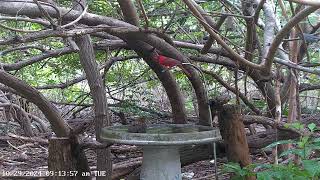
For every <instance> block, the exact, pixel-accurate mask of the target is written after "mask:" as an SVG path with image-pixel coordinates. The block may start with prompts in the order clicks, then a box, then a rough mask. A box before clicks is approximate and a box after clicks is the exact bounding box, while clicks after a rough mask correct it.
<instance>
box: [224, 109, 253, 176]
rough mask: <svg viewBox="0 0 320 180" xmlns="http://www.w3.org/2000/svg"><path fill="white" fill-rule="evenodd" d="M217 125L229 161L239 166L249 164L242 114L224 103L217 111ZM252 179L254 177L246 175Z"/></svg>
mask: <svg viewBox="0 0 320 180" xmlns="http://www.w3.org/2000/svg"><path fill="white" fill-rule="evenodd" d="M218 120H219V126H220V132H221V135H222V138H223V140H224V143H225V146H226V152H227V158H228V160H229V161H232V162H236V163H239V164H240V166H241V167H245V166H248V165H249V164H251V158H250V154H249V148H248V143H247V138H246V133H245V129H244V124H243V122H242V116H241V114H240V113H239V111H238V108H237V106H235V105H224V106H223V107H222V109H221V111H220V112H219V119H218ZM246 179H250V180H253V179H255V177H247V178H246Z"/></svg>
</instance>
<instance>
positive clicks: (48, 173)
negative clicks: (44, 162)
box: [0, 171, 107, 177]
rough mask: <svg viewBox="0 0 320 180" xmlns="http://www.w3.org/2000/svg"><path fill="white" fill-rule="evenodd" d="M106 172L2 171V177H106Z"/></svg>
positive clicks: (0, 175)
mask: <svg viewBox="0 0 320 180" xmlns="http://www.w3.org/2000/svg"><path fill="white" fill-rule="evenodd" d="M106 175H107V172H106V171H91V172H82V173H81V174H79V173H78V171H2V172H1V174H0V177H13V176H19V177H26V176H28V177H44V176H70V177H72V176H83V177H84V176H86V177H88V176H106Z"/></svg>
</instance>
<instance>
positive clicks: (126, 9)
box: [117, 0, 139, 26]
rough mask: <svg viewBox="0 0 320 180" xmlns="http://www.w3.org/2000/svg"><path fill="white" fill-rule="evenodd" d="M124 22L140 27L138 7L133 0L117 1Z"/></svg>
mask: <svg viewBox="0 0 320 180" xmlns="http://www.w3.org/2000/svg"><path fill="white" fill-rule="evenodd" d="M117 1H118V3H119V5H120V8H121V11H122V14H123V17H124V20H125V21H126V22H128V23H130V24H132V25H135V26H139V17H138V14H137V10H136V7H135V6H134V3H133V2H132V0H117Z"/></svg>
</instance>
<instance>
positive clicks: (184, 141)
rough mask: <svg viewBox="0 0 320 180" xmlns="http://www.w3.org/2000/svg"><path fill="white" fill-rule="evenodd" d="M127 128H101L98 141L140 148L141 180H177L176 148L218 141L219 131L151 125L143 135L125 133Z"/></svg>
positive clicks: (177, 159)
mask: <svg viewBox="0 0 320 180" xmlns="http://www.w3.org/2000/svg"><path fill="white" fill-rule="evenodd" d="M128 127H129V126H114V127H108V128H104V129H103V131H102V139H103V140H105V141H106V142H108V143H117V144H129V145H138V146H142V147H143V161H142V167H141V173H140V179H142V180H181V179H182V177H181V162H180V154H179V146H182V145H191V144H203V143H212V142H215V141H218V140H220V139H221V136H220V132H219V129H217V128H211V127H207V126H197V125H187V124H163V125H151V126H148V127H147V130H146V133H129V132H128Z"/></svg>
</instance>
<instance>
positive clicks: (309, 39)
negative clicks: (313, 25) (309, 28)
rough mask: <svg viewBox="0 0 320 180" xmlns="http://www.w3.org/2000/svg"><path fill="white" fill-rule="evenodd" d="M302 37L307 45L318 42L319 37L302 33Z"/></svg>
mask: <svg viewBox="0 0 320 180" xmlns="http://www.w3.org/2000/svg"><path fill="white" fill-rule="evenodd" d="M303 36H304V39H305V40H306V42H307V43H315V42H318V41H319V40H320V37H318V36H316V35H313V34H308V33H303Z"/></svg>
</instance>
